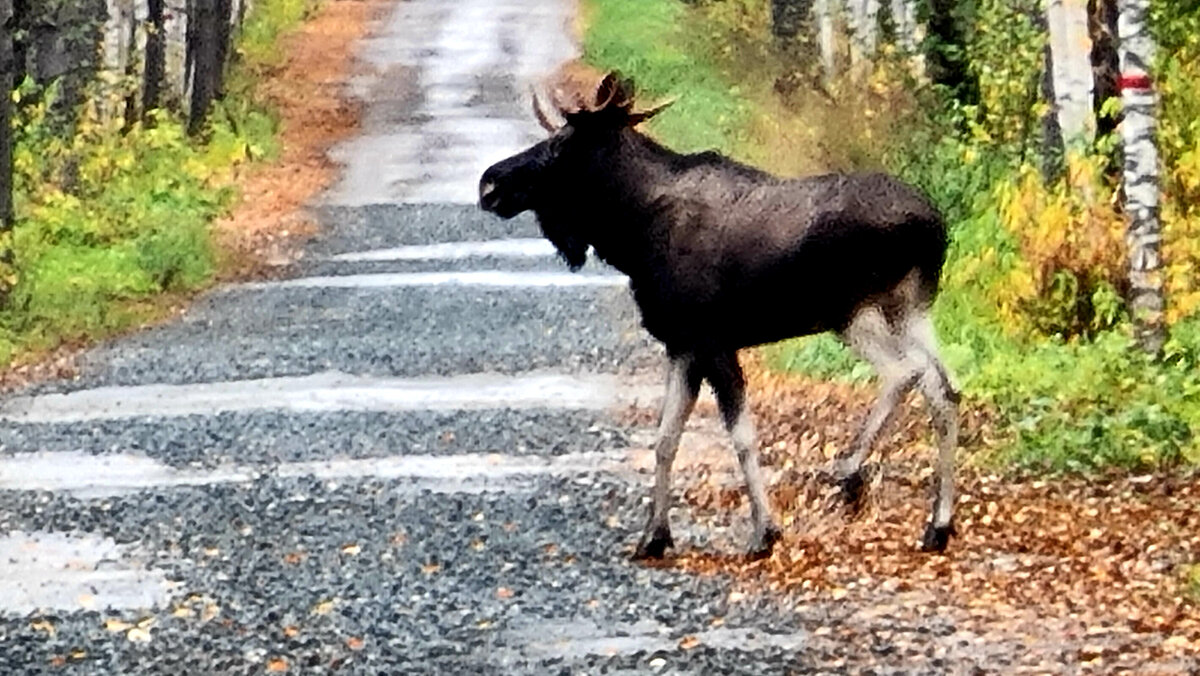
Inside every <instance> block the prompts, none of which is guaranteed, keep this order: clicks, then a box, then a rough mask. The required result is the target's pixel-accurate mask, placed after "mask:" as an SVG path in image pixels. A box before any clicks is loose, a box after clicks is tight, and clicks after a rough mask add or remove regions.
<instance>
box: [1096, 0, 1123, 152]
mask: <svg viewBox="0 0 1200 676" xmlns="http://www.w3.org/2000/svg"><path fill="white" fill-rule="evenodd" d="M1088 31H1089V32H1090V33H1091V35H1092V81H1093V82H1094V83H1095V84H1094V88H1095V96H1094V99H1093V101H1094V104H1095V105H1094V110H1095V113H1096V116H1095V117H1096V135H1097V136H1106V135H1108V134H1111V133H1112V132H1113V131H1115V130H1116V128H1117V124H1118V123H1119V122H1120V120H1119V116H1116V117H1115V118H1114V117H1101V116H1100V108H1101V107H1102V106H1103V105H1104V102H1105V101H1108V100H1109V99H1111V98H1112V97H1114V96H1120V95H1121V91H1120V89H1119V88H1118V87H1117V80H1118V76H1119V74H1120V72H1121V61H1120V57H1119V56H1118V55H1117V0H1088Z"/></svg>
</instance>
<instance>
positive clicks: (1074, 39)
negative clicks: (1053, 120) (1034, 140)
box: [1046, 0, 1096, 152]
mask: <svg viewBox="0 0 1200 676" xmlns="http://www.w3.org/2000/svg"><path fill="white" fill-rule="evenodd" d="M1046 27H1047V30H1048V32H1049V38H1050V55H1051V60H1052V62H1053V67H1052V70H1051V73H1052V77H1053V82H1054V101H1053V104H1054V109H1055V112H1056V114H1057V115H1058V126H1059V128H1060V129H1061V130H1062V138H1063V145H1064V146H1065V147H1064V150H1065V151H1067V152H1085V151H1086V150H1087V148H1088V147H1089V146H1090V145H1091V143H1092V141H1093V140H1094V139H1095V136H1096V122H1095V118H1094V117H1093V113H1092V111H1093V105H1092V91H1093V86H1094V81H1093V77H1092V58H1091V55H1092V38H1091V34H1090V32H1089V31H1088V11H1087V1H1086V0H1048V2H1047V4H1046Z"/></svg>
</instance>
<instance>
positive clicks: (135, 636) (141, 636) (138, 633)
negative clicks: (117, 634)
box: [125, 627, 151, 643]
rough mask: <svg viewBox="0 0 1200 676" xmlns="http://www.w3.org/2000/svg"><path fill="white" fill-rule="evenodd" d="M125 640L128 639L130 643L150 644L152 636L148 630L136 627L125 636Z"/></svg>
mask: <svg viewBox="0 0 1200 676" xmlns="http://www.w3.org/2000/svg"><path fill="white" fill-rule="evenodd" d="M125 638H126V639H128V640H129V642H130V643H149V642H150V638H151V636H150V631H149V630H148V629H144V628H142V627H134V628H133V629H130V630H129V632H128V633H126V634H125Z"/></svg>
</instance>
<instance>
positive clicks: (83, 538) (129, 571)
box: [0, 531, 177, 616]
mask: <svg viewBox="0 0 1200 676" xmlns="http://www.w3.org/2000/svg"><path fill="white" fill-rule="evenodd" d="M142 559H143V557H142V556H140V555H139V554H138V553H137V552H136V551H135V550H134V549H132V548H131V547H127V546H123V545H118V544H117V543H116V542H114V541H113V539H112V538H102V537H96V536H93V535H67V534H63V533H49V532H33V533H23V532H21V531H16V532H13V533H10V534H8V535H4V536H0V613H3V614H6V615H17V616H24V615H28V614H30V613H35V612H39V611H40V612H48V611H77V610H89V609H95V610H98V611H101V612H103V611H105V610H106V609H113V610H123V609H147V610H148V609H151V608H154V607H158V606H162V605H163V604H164V603H165V602H166V601H167V600H168V598H169V597H170V595H171V593H172V590H173V589H174V588H175V587H176V586H177V583H173V582H169V581H168V580H167V579H166V577H165V575H164V574H163V573H162V572H161V571H158V570H155V569H153V568H147V567H146V564H145V562H144V561H143V560H142Z"/></svg>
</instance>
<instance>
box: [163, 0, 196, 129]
mask: <svg viewBox="0 0 1200 676" xmlns="http://www.w3.org/2000/svg"><path fill="white" fill-rule="evenodd" d="M163 3H164V5H165V7H164V8H163V11H164V15H163V36H164V37H163V50H164V52H165V54H164V57H163V60H164V64H165V70H164V72H163V80H164V83H165V84H164V87H165V88H166V95H165V96H164V97H163V99H164V101H163V103H165V104H168V105H172V106H174V107H176V108H180V109H184V105H183V102H184V101H187V100H188V99H189V96H190V94H191V90H190V89H189V85H188V83H189V77H188V56H187V50H188V44H187V35H188V5H187V0H163Z"/></svg>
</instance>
